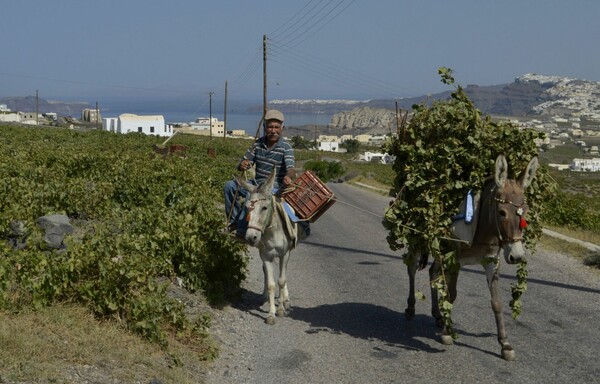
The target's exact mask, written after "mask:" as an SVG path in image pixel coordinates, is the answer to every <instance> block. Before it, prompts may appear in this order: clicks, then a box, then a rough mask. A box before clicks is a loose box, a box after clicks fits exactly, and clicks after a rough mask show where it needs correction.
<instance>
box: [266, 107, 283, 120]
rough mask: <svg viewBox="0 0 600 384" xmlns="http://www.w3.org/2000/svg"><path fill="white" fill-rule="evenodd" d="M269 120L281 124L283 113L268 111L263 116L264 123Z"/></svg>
mask: <svg viewBox="0 0 600 384" xmlns="http://www.w3.org/2000/svg"><path fill="white" fill-rule="evenodd" d="M269 120H279V121H281V122H282V123H283V121H284V120H283V113H281V112H279V111H278V110H276V109H269V110H268V111H267V113H266V114H265V121H269Z"/></svg>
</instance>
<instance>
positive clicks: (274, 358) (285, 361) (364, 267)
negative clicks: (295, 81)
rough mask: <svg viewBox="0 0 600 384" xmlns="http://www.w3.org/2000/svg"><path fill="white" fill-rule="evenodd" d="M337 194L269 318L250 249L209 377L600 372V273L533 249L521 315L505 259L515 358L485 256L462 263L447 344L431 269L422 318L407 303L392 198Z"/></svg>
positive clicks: (513, 377)
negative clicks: (389, 222) (502, 337)
mask: <svg viewBox="0 0 600 384" xmlns="http://www.w3.org/2000/svg"><path fill="white" fill-rule="evenodd" d="M329 186H330V187H331V188H332V189H333V190H334V192H335V194H336V197H337V198H338V202H337V203H336V204H334V205H333V207H331V208H330V209H329V210H328V211H327V212H326V213H325V214H324V215H323V216H322V217H321V218H319V219H318V221H317V222H315V223H313V224H312V234H311V236H310V237H309V238H308V239H306V241H304V242H303V243H301V244H299V246H298V248H297V249H296V250H295V251H294V252H293V253H292V256H291V260H290V262H289V266H288V280H289V291H290V298H291V304H292V310H291V311H290V313H289V316H288V317H285V318H278V319H277V322H276V324H275V325H273V326H269V325H266V324H265V323H264V319H265V317H266V313H267V308H266V305H262V300H261V293H262V284H263V283H262V281H263V280H262V279H263V277H262V268H261V263H260V258H259V256H258V253H257V252H256V250H254V249H252V250H251V252H250V255H251V263H250V270H249V278H248V280H247V283H246V286H245V292H244V295H243V299H242V300H241V301H240V302H239V303H235V304H234V305H233V306H232V307H229V308H226V309H225V310H223V311H222V313H221V316H220V318H219V319H216V320H217V324H216V325H215V327H214V332H216V337H217V338H218V339H219V340H220V342H221V343H222V352H221V357H220V358H219V359H218V361H217V363H216V364H215V366H214V368H213V369H212V371H211V372H210V374H209V375H208V376H207V377H206V382H207V383H431V382H448V383H478V382H479V383H507V382H526V383H571V384H575V383H600V365H599V364H598V348H599V345H600V331H599V330H598V325H599V324H600V321H599V320H598V317H599V315H600V272H599V271H598V270H593V269H590V268H589V267H585V266H583V265H582V264H581V262H580V261H578V260H576V259H574V258H571V257H569V256H568V255H561V254H556V253H550V252H545V251H543V250H538V251H537V252H536V253H535V254H534V255H532V256H531V257H530V258H529V264H528V270H529V278H528V291H527V292H526V293H525V294H524V296H523V314H522V315H521V316H520V317H519V318H518V319H517V320H513V319H512V318H511V315H510V307H509V305H508V303H509V301H510V284H511V283H513V284H514V283H515V282H516V268H515V267H513V266H509V265H506V264H504V262H502V264H501V267H500V268H501V287H502V294H503V302H504V303H505V305H504V315H505V322H506V326H507V332H508V338H509V341H510V342H511V344H512V346H513V348H514V349H515V351H516V360H515V361H513V362H506V361H504V360H502V358H501V357H500V346H499V344H498V342H497V340H496V326H495V322H494V317H493V313H492V310H491V308H490V299H489V291H488V289H487V284H486V281H485V275H484V274H483V270H482V268H481V267H478V266H473V267H466V268H463V270H462V271H461V275H460V278H459V283H458V299H457V301H456V303H455V307H454V311H453V315H452V317H453V320H454V322H455V329H456V331H457V332H458V336H459V337H458V339H457V340H456V342H455V344H454V345H452V346H445V345H442V344H441V343H440V337H439V332H438V330H437V329H436V328H435V325H434V321H433V319H432V317H431V316H430V300H429V286H428V282H427V280H428V275H427V273H426V271H422V272H420V273H419V274H418V275H417V289H419V290H421V291H422V292H423V293H425V295H426V296H427V298H426V300H425V301H419V302H418V303H417V308H416V316H415V319H414V320H413V321H411V322H408V321H407V320H406V319H405V318H404V309H405V307H406V299H407V292H408V277H407V274H406V268H405V266H404V264H403V262H402V255H401V254H400V253H398V252H392V251H391V250H390V249H389V247H388V244H387V242H386V240H385V237H386V231H385V229H384V228H383V227H382V225H381V220H382V215H383V212H384V209H385V207H386V206H387V204H388V202H389V198H386V197H383V196H379V195H376V194H373V193H371V192H368V191H364V190H361V189H358V188H356V187H352V186H349V185H346V184H329Z"/></svg>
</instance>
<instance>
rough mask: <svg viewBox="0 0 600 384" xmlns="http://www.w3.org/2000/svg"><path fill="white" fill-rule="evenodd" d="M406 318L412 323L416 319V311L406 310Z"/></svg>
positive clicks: (412, 309)
mask: <svg viewBox="0 0 600 384" xmlns="http://www.w3.org/2000/svg"><path fill="white" fill-rule="evenodd" d="M404 318H405V319H406V320H408V321H411V320H412V319H414V318H415V309H414V308H406V310H405V311H404Z"/></svg>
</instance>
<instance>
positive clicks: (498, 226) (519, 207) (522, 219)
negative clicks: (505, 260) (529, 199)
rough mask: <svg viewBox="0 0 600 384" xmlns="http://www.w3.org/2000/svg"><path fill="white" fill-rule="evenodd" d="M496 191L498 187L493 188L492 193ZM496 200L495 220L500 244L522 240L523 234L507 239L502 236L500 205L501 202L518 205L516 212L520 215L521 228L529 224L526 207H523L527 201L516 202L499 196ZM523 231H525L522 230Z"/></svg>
mask: <svg viewBox="0 0 600 384" xmlns="http://www.w3.org/2000/svg"><path fill="white" fill-rule="evenodd" d="M495 191H496V188H495V187H494V189H493V190H492V193H495ZM494 201H496V204H495V206H494V207H495V216H496V217H495V222H496V230H497V231H498V241H499V242H500V245H503V244H507V243H508V244H514V243H518V242H522V241H523V236H519V237H512V238H507V239H504V238H503V237H502V231H501V230H500V224H499V223H498V206H499V205H500V204H509V205H512V206H513V207H516V208H517V212H516V213H517V216H519V217H520V220H519V229H523V228H525V227H526V226H527V222H526V221H525V217H524V214H525V209H524V208H523V207H524V206H527V203H526V201H525V200H523V203H522V204H516V203H513V202H512V201H510V200H504V199H500V198H498V197H494ZM521 233H523V232H521Z"/></svg>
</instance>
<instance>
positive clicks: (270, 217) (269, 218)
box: [246, 195, 275, 234]
mask: <svg viewBox="0 0 600 384" xmlns="http://www.w3.org/2000/svg"><path fill="white" fill-rule="evenodd" d="M267 200H268V201H269V205H268V206H267V219H266V221H265V223H264V224H263V226H262V228H261V227H257V226H254V225H250V224H248V229H250V228H251V229H255V230H257V231H259V232H260V233H263V234H264V233H265V230H266V229H268V228H269V227H270V226H271V223H272V222H273V213H274V209H273V206H274V200H275V197H273V195H271V196H270V197H263V198H260V199H254V200H250V207H249V208H248V214H247V215H246V221H247V222H248V223H250V213H251V212H252V211H253V210H254V204H256V203H258V202H259V201H267Z"/></svg>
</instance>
